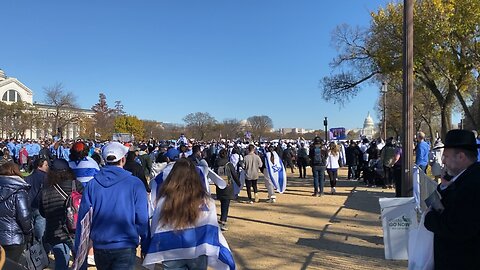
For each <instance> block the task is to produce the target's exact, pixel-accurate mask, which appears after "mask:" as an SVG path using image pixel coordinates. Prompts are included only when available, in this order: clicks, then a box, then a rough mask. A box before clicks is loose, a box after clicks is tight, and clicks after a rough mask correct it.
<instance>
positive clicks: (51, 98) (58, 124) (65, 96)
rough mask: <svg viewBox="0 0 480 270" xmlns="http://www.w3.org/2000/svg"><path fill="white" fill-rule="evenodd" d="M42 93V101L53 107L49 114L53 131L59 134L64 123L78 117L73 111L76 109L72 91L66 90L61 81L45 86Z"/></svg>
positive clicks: (75, 119) (66, 123) (73, 120)
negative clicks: (43, 94)
mask: <svg viewBox="0 0 480 270" xmlns="http://www.w3.org/2000/svg"><path fill="white" fill-rule="evenodd" d="M44 93H45V100H44V102H45V103H46V104H47V105H50V106H52V107H53V112H51V113H50V114H49V116H51V117H52V118H53V133H54V134H57V133H60V135H61V133H62V130H63V128H64V127H65V126H66V125H68V124H69V123H72V122H75V121H77V120H78V119H79V115H78V114H77V113H75V112H74V111H75V109H78V105H77V100H76V97H75V95H74V94H73V93H72V92H67V91H66V90H65V88H64V86H63V85H62V84H61V83H56V84H54V85H53V86H49V87H45V88H44Z"/></svg>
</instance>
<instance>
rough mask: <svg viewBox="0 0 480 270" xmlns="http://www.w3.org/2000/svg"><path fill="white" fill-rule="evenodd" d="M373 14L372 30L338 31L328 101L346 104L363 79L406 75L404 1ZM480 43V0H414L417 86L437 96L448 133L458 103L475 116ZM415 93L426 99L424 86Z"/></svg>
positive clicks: (324, 85)
mask: <svg viewBox="0 0 480 270" xmlns="http://www.w3.org/2000/svg"><path fill="white" fill-rule="evenodd" d="M371 16H372V21H371V24H370V26H369V27H368V28H367V29H361V28H359V27H350V26H348V25H342V26H339V27H337V29H336V30H335V31H334V34H333V43H334V44H335V46H336V48H337V50H338V51H339V54H338V56H337V57H336V58H335V59H334V60H333V61H332V63H331V66H332V68H333V70H334V71H333V72H332V74H331V75H329V76H326V77H324V78H323V79H322V81H321V86H322V90H323V97H324V99H326V100H327V101H328V100H330V101H334V102H335V101H336V102H340V103H345V102H348V101H349V100H350V99H352V98H354V97H355V96H356V94H357V93H358V91H360V90H361V85H362V84H364V83H375V84H379V83H380V82H382V81H387V82H388V81H395V80H398V79H399V78H401V76H402V57H401V56H402V40H403V39H402V38H403V34H402V23H403V4H402V3H390V4H388V5H387V6H386V7H385V8H380V9H379V10H378V11H376V12H372V13H371ZM479 42H480V1H477V0H451V1H441V0H420V1H415V7H414V75H415V80H416V85H421V86H422V87H424V88H425V89H426V90H428V91H430V92H431V93H432V95H433V96H434V98H435V100H436V105H437V106H438V111H439V112H440V120H441V133H442V135H443V136H444V135H445V134H446V132H447V131H448V130H449V129H451V124H452V123H451V115H452V112H453V109H454V106H455V105H456V104H457V103H458V104H459V106H460V108H461V110H462V111H463V113H464V114H465V117H466V118H467V119H471V118H472V117H471V113H470V111H469V107H468V100H469V99H470V97H469V93H470V92H469V91H467V89H469V88H471V87H472V86H473V85H474V84H476V80H475V77H476V76H478V68H479V67H480V65H479V63H480V61H479V59H480V57H479V55H480V47H479V45H480V44H479ZM414 98H415V99H416V100H417V99H418V100H420V102H422V100H423V98H422V96H421V95H420V93H419V91H415V92H414ZM427 106H428V104H427ZM416 117H420V116H418V115H416ZM471 120H472V121H473V119H471ZM473 122H474V121H473ZM476 128H478V123H476Z"/></svg>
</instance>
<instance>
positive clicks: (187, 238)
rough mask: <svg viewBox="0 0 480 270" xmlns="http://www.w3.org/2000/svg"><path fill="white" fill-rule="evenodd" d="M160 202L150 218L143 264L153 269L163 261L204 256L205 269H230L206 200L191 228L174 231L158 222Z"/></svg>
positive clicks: (226, 250)
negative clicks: (147, 244) (148, 242)
mask: <svg viewBox="0 0 480 270" xmlns="http://www.w3.org/2000/svg"><path fill="white" fill-rule="evenodd" d="M163 202H164V199H163V198H162V199H160V200H159V202H158V204H157V206H156V208H155V212H154V215H153V218H152V226H151V231H152V232H151V239H150V246H149V248H148V251H147V254H146V256H145V259H144V260H143V265H144V266H145V267H147V268H149V269H154V268H155V264H161V263H162V262H163V261H169V260H182V259H195V258H197V257H199V256H202V255H206V256H207V257H208V266H209V267H210V268H211V269H214V270H234V269H236V268H235V260H234V259H233V255H232V252H231V250H230V248H229V246H228V244H227V241H226V240H225V237H224V236H223V234H222V232H221V231H220V228H219V227H218V222H217V212H216V209H215V208H216V207H215V202H214V201H213V200H212V199H208V201H207V202H206V205H204V207H203V208H202V209H201V211H202V213H201V214H200V217H199V219H198V221H197V222H196V224H195V226H192V227H189V228H186V229H183V230H174V229H173V228H171V227H170V226H168V225H166V224H163V223H160V214H161V213H160V209H162V205H163Z"/></svg>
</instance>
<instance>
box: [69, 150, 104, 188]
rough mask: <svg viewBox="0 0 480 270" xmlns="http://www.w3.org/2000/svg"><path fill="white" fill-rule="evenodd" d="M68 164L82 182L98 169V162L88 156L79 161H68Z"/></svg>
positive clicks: (84, 182)
mask: <svg viewBox="0 0 480 270" xmlns="http://www.w3.org/2000/svg"><path fill="white" fill-rule="evenodd" d="M68 165H69V166H70V168H71V169H72V170H73V172H74V173H75V176H76V177H77V180H78V181H80V182H82V184H86V183H88V181H90V180H91V179H92V178H93V177H94V176H95V175H96V174H97V173H98V172H99V171H100V167H98V163H97V162H96V161H95V160H94V159H93V158H91V157H88V156H87V157H84V158H83V159H82V160H79V161H70V162H68Z"/></svg>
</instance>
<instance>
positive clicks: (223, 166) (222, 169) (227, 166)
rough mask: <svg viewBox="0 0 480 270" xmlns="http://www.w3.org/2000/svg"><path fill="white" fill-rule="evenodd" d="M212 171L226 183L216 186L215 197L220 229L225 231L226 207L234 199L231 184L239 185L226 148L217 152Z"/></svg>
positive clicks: (228, 206) (227, 207) (226, 228)
mask: <svg viewBox="0 0 480 270" xmlns="http://www.w3.org/2000/svg"><path fill="white" fill-rule="evenodd" d="M192 162H193V161H192ZM194 164H195V163H194ZM214 171H215V173H217V174H218V175H219V176H220V177H222V179H223V180H225V182H226V183H227V186H226V187H225V188H223V189H221V188H219V187H218V186H216V195H217V199H218V200H219V201H220V229H221V230H222V231H227V230H228V227H227V217H228V209H229V208H230V201H231V200H233V199H234V194H233V193H234V192H233V185H235V184H236V185H238V186H240V179H239V177H238V173H237V170H236V169H235V166H234V165H233V164H232V163H231V162H229V161H228V156H227V150H225V149H222V150H220V152H219V153H218V158H217V159H216V160H215V166H214Z"/></svg>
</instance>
